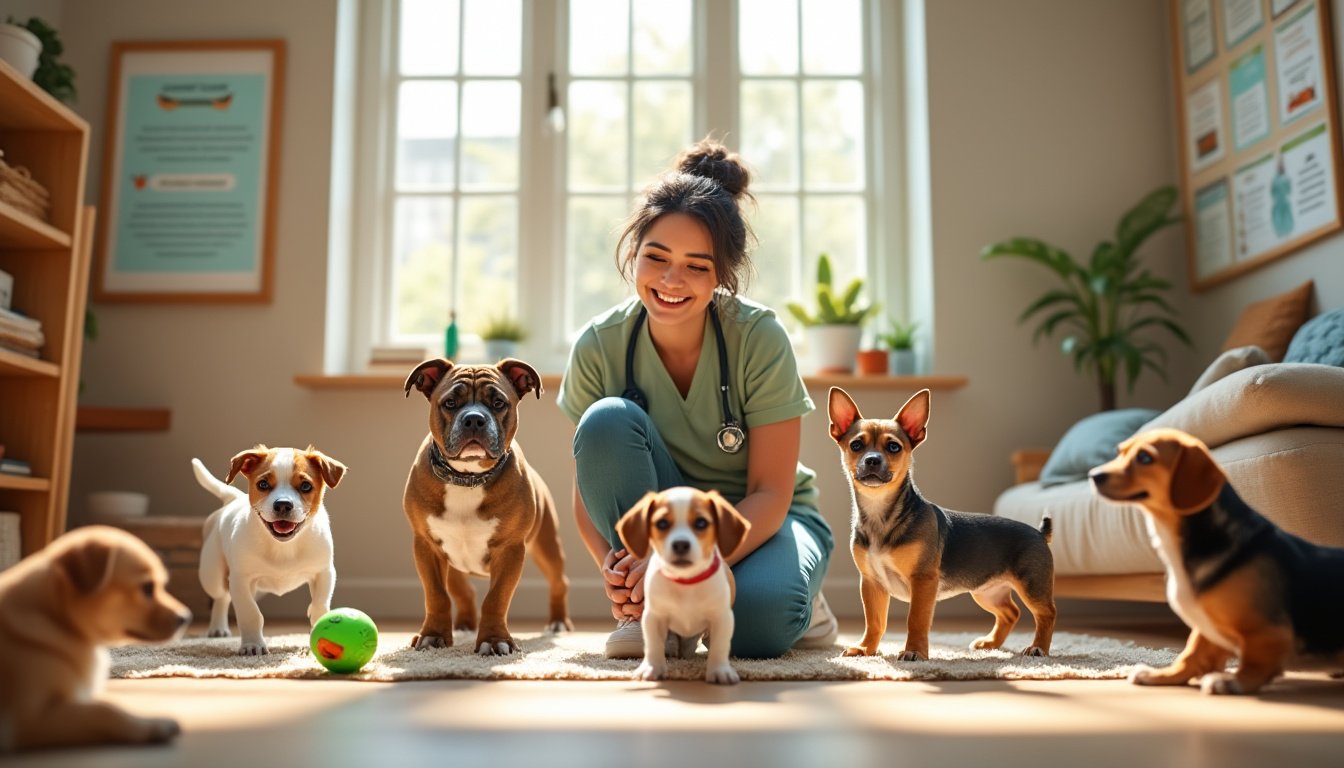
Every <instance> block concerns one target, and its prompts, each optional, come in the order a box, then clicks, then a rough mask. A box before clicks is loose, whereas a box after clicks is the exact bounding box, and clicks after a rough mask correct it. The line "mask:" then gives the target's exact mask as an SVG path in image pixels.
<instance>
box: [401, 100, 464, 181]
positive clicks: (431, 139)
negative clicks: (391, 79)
mask: <svg viewBox="0 0 1344 768" xmlns="http://www.w3.org/2000/svg"><path fill="white" fill-rule="evenodd" d="M398 96H399V98H398V103H397V174H396V177H397V189H398V190H403V191H404V190H427V189H434V190H445V189H452V187H453V163H454V156H455V154H456V152H457V84H456V83H443V82H426V81H423V80H410V81H407V82H404V83H402V84H401V91H400V93H399V94H398Z"/></svg>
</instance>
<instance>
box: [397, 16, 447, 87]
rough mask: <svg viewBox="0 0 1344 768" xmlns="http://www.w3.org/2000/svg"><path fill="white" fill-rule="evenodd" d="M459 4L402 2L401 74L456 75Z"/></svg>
mask: <svg viewBox="0 0 1344 768" xmlns="http://www.w3.org/2000/svg"><path fill="white" fill-rule="evenodd" d="M457 23H458V5H457V0H402V3H401V73H402V74H403V75H452V74H456V73H457V39H458V34H457Z"/></svg>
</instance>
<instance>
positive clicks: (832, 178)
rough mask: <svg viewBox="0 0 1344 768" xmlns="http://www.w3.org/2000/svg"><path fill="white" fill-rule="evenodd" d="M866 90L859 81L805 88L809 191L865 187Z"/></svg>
mask: <svg viewBox="0 0 1344 768" xmlns="http://www.w3.org/2000/svg"><path fill="white" fill-rule="evenodd" d="M863 133H864V132H863V87H862V86H861V85H859V83H858V81H855V80H839V81H819V82H808V83H804V84H803V136H804V140H803V149H804V153H803V157H804V160H803V164H804V167H803V183H804V184H806V185H807V187H808V188H809V189H846V190H856V189H861V188H863V186H864V173H863Z"/></svg>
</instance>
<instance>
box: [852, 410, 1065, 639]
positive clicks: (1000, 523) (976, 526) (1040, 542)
mask: <svg viewBox="0 0 1344 768" xmlns="http://www.w3.org/2000/svg"><path fill="white" fill-rule="evenodd" d="M830 417H831V437H832V438H833V439H834V440H835V442H836V444H837V445H838V446H839V447H840V464H841V466H843V467H844V470H845V475H846V476H847V477H848V478H849V480H850V487H851V489H852V493H853V502H854V509H853V512H854V516H853V525H852V530H851V534H850V550H851V551H852V553H853V555H854V564H855V565H857V566H858V568H859V588H860V596H861V597H862V598H863V619H864V631H863V639H862V640H860V641H859V644H858V645H856V646H851V647H850V648H847V649H845V655H846V656H873V655H876V654H877V653H878V645H879V644H880V643H881V641H882V635H883V634H885V633H886V631H887V609H888V607H889V604H890V602H891V598H892V596H895V597H897V598H900V599H901V600H905V601H906V602H908V603H910V613H909V616H908V618H907V622H906V635H905V649H904V650H903V651H902V652H901V655H900V659H901V660H902V661H918V660H921V659H927V658H928V657H929V628H930V627H931V626H932V624H933V609H934V605H935V604H936V603H937V601H939V600H942V599H944V598H947V597H952V596H953V595H959V594H961V593H963V592H970V593H971V597H972V598H974V599H975V602H976V604H978V605H979V606H980V607H981V608H984V609H985V610H986V611H989V612H990V613H992V614H994V629H993V631H991V632H990V633H989V634H988V635H985V636H984V637H982V638H979V639H978V640H975V641H974V642H972V643H971V647H972V648H977V649H978V648H998V647H1000V646H1002V645H1003V642H1004V640H1006V639H1007V638H1008V633H1009V632H1011V631H1012V630H1013V627H1014V626H1015V625H1016V624H1017V620H1018V618H1019V617H1020V616H1021V615H1022V611H1021V609H1020V608H1018V607H1017V604H1016V603H1014V602H1013V596H1012V593H1013V592H1016V593H1017V595H1018V597H1020V598H1021V599H1022V602H1024V603H1026V605H1027V609H1028V610H1030V611H1031V613H1032V616H1033V617H1035V619H1036V635H1035V637H1034V638H1033V639H1032V641H1031V645H1029V646H1027V648H1026V649H1025V650H1024V651H1022V653H1023V655H1026V656H1045V655H1048V654H1049V653H1050V640H1051V638H1052V637H1053V635H1054V629H1055V598H1054V590H1055V566H1054V562H1055V561H1054V557H1053V555H1052V554H1051V553H1050V547H1049V543H1050V530H1051V526H1050V518H1049V517H1046V518H1045V520H1044V521H1043V522H1042V524H1041V528H1040V530H1037V529H1035V528H1032V527H1031V526H1029V525H1026V524H1025V523H1020V522H1018V521H1016V520H1009V519H1007V518H1002V517H994V516H993V515H977V514H970V513H966V512H953V511H951V510H946V509H943V508H942V507H940V506H938V505H937V504H933V503H931V502H929V501H928V500H926V499H925V498H924V497H923V496H922V495H921V494H920V492H919V489H918V488H916V487H915V482H914V476H913V463H914V458H913V455H912V454H913V453H914V450H915V448H916V447H918V446H919V445H920V444H921V443H923V442H924V438H925V437H926V435H927V434H928V431H927V426H928V422H929V390H927V389H923V390H920V391H919V392H916V393H915V394H914V395H912V396H911V397H910V399H909V400H907V401H906V403H905V405H903V406H901V410H900V411H899V412H898V413H897V414H896V416H895V418H892V419H865V418H863V416H861V415H860V414H859V408H858V406H857V405H855V404H854V401H853V400H852V399H850V397H849V395H848V394H846V393H845V391H844V390H843V389H840V388H839V387H831V394H830Z"/></svg>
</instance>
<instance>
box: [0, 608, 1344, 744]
mask: <svg viewBox="0 0 1344 768" xmlns="http://www.w3.org/2000/svg"><path fill="white" fill-rule="evenodd" d="M955 623H960V624H964V625H965V626H962V627H958V626H954V624H955ZM980 623H982V622H971V621H968V620H964V619H963V620H959V622H954V621H951V620H949V621H947V622H943V623H941V626H939V627H938V628H939V629H948V630H955V629H971V628H978V627H979V624H980ZM860 624H861V622H858V621H844V622H842V629H843V630H844V631H847V632H848V631H857V630H858V629H859V628H860ZM589 628H593V629H595V628H596V627H589ZM394 629H413V628H411V627H394ZM1061 629H1066V630H1069V631H1075V632H1089V633H1094V634H1108V635H1111V636H1118V637H1123V638H1128V639H1133V640H1136V641H1138V642H1141V643H1145V644H1148V645H1155V646H1165V647H1179V646H1180V644H1181V640H1182V638H1183V631H1182V629H1181V628H1180V627H1179V626H1175V625H1173V624H1169V623H1158V624H1152V623H1145V624H1134V623H1133V622H1129V623H1120V622H1106V621H1100V620H1097V619H1090V620H1089V621H1088V623H1087V624H1077V623H1075V624H1074V625H1072V626H1068V625H1065V626H1063V627H1061ZM108 696H109V698H111V699H112V700H113V701H115V702H116V703H118V704H120V705H122V706H124V707H126V708H128V709H130V710H132V711H134V712H136V713H140V714H158V715H170V714H171V715H173V716H175V717H177V718H178V719H179V720H180V721H181V723H182V726H183V729H184V733H183V735H182V736H181V737H180V738H179V739H178V741H177V742H176V743H174V744H173V745H171V746H166V747H157V748H146V749H129V748H116V749H93V750H85V751H64V752H52V753H45V754H33V755H26V756H22V757H19V758H10V759H8V760H4V759H0V764H3V765H5V766H11V765H12V766H61V767H62V768H65V767H66V766H69V767H71V768H77V767H78V766H97V767H98V768H111V767H113V766H133V767H134V768H153V767H155V766H190V767H191V768H206V767H207V766H222V767H224V766H226V767H227V768H263V767H266V766H284V767H286V768H297V767H299V766H321V768H343V767H344V766H351V767H356V768H382V766H444V767H445V768H449V767H456V766H496V767H502V766H533V767H535V768H557V767H559V766H570V765H573V766H583V767H584V768H593V767H595V766H608V765H610V766H622V767H625V766H676V767H677V768H701V767H702V766H719V765H731V766H733V768H753V767H754V766H761V767H762V768H765V767H766V766H769V767H770V768H777V767H779V766H795V765H798V766H816V767H817V768H833V767H834V768H855V767H857V766H869V765H871V766H883V768H892V767H894V766H903V765H930V766H957V768H971V767H974V766H993V767H994V768H1013V767H1015V766H1030V767H1031V768H1045V767H1046V766H1050V767H1052V768H1053V767H1054V766H1072V765H1085V766H1088V767H1089V768H1092V767H1094V766H1096V767H1101V766H1124V768H1148V767H1149V766H1181V768H1201V767H1203V766H1208V767H1209V768H1230V767H1231V766H1274V767H1275V768H1290V767H1291V768H1300V767H1301V766H1315V765H1321V766H1325V765H1330V766H1338V765H1341V764H1344V683H1340V682H1336V681H1332V680H1329V679H1327V678H1326V677H1324V676H1323V675H1292V676H1290V677H1289V678H1287V679H1284V680H1281V681H1279V682H1277V683H1275V684H1274V686H1273V687H1272V688H1271V689H1269V690H1268V692H1267V693H1265V694H1264V695H1262V696H1260V697H1258V698H1225V697H1209V696H1204V695H1202V694H1200V693H1199V691H1198V690H1197V689H1196V688H1193V687H1190V688H1177V689H1171V688H1140V687H1137V686H1133V685H1130V684H1129V683H1127V682H1124V681H1081V680H1080V681H1038V682H1030V681H1022V682H998V681H982V682H946V683H907V682H901V683H893V682H858V683H856V682H833V683H816V682H806V683H799V682H788V683H784V682H781V683H743V684H741V685H738V686H735V687H718V686H710V685H706V684H703V683H675V684H670V685H653V684H645V683H634V682H629V683H625V682H620V683H613V682H568V681H544V682H518V681H495V682H480V681H433V682H406V683H392V684H385V683H358V682H341V681H337V680H329V681H328V680H315V681H301V680H261V681H245V680H213V681H212V680H185V679H159V680H138V681H126V680H115V681H111V683H110V684H109V686H108Z"/></svg>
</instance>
